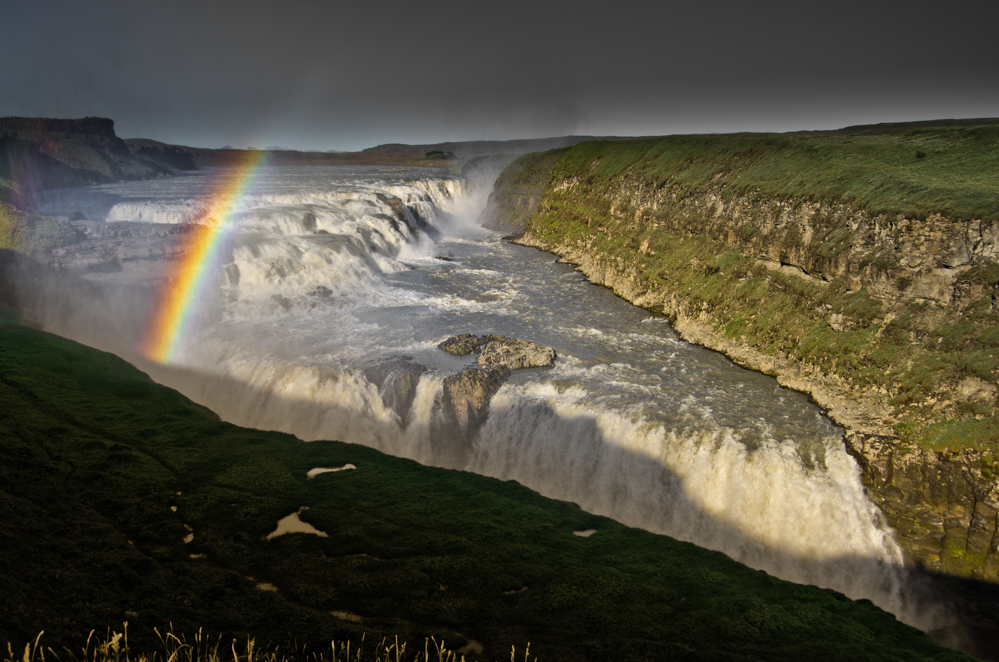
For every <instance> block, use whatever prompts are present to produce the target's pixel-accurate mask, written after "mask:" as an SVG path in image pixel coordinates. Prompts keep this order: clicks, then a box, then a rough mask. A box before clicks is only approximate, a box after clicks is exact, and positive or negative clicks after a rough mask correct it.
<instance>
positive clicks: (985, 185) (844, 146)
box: [555, 125, 999, 220]
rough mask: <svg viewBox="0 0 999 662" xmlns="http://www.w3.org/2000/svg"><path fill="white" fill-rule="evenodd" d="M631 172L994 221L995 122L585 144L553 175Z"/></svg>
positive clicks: (998, 146) (739, 190)
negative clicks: (870, 130)
mask: <svg viewBox="0 0 999 662" xmlns="http://www.w3.org/2000/svg"><path fill="white" fill-rule="evenodd" d="M597 159H599V162H597V164H596V166H595V167H593V164H594V161H596V160H597ZM591 168H592V170H591ZM628 170H631V171H641V173H642V176H643V177H645V178H646V179H648V180H650V181H654V182H658V183H660V184H665V183H666V182H671V183H676V184H680V185H682V186H684V187H687V188H690V189H695V188H697V187H699V186H701V185H703V184H706V183H708V182H711V181H714V180H716V179H720V180H721V181H720V184H721V186H722V190H723V191H724V192H725V193H727V194H729V195H737V194H744V193H747V192H751V191H762V192H766V193H771V194H775V195H778V196H781V197H785V198H799V199H805V200H812V199H832V200H841V201H845V202H850V203H852V204H853V205H854V206H855V207H857V208H858V209H864V210H867V211H869V212H871V213H872V214H881V213H886V214H896V213H900V214H904V215H906V216H911V217H916V218H925V217H926V216H927V215H928V214H931V213H934V212H938V213H941V214H943V215H945V216H948V217H950V218H953V219H984V220H994V219H999V192H997V188H996V185H997V178H999V125H983V126H958V127H951V126H915V127H910V128H907V129H895V130H886V131H885V132H873V133H872V132H866V131H864V132H857V133H849V132H836V133H814V134H723V135H691V136H667V137H664V138H654V139H650V140H641V141H628V142H616V143H615V142H588V143H581V144H580V145H577V146H575V147H573V148H570V149H569V150H568V151H567V152H566V155H565V157H564V158H563V159H562V160H561V161H560V162H559V165H558V166H557V167H556V171H555V174H556V176H560V175H565V174H569V173H572V174H584V173H586V174H592V177H593V179H597V180H599V179H604V180H607V179H613V178H615V177H619V176H621V175H622V174H624V173H625V172H626V171H628Z"/></svg>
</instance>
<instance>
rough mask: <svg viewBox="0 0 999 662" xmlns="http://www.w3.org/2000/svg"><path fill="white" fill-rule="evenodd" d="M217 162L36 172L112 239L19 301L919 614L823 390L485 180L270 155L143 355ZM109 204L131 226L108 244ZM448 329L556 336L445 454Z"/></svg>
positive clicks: (178, 366) (221, 397) (112, 344)
mask: <svg viewBox="0 0 999 662" xmlns="http://www.w3.org/2000/svg"><path fill="white" fill-rule="evenodd" d="M226 176H231V175H227V172H226V170H225V169H215V170H210V171H201V172H199V173H197V174H195V175H192V176H185V177H177V178H175V179H172V180H156V181H153V182H133V183H127V184H115V185H107V186H99V187H89V188H84V189H65V190H61V191H51V192H48V193H46V194H45V195H44V196H43V197H42V198H41V199H40V200H39V206H40V207H41V208H42V209H43V210H45V211H48V212H49V213H53V214H59V213H62V214H66V215H71V214H79V215H82V216H84V217H85V218H86V221H85V223H86V224H88V227H90V228H92V229H91V230H88V231H89V232H90V233H91V236H92V238H91V239H89V240H87V241H89V242H97V243H100V242H104V244H102V245H106V246H108V247H109V248H108V250H110V251H117V253H116V257H115V264H116V265H117V266H116V267H115V268H113V269H110V268H109V269H93V270H91V271H90V272H89V273H82V272H81V273H80V275H79V276H73V277H74V278H80V279H83V280H84V281H87V283H88V288H89V289H87V290H86V291H87V292H90V293H91V294H88V295H86V296H83V295H81V296H79V297H76V300H74V301H68V297H61V296H58V295H57V293H55V292H52V291H49V292H36V293H35V298H34V304H33V306H34V309H33V311H32V312H33V314H34V315H35V317H36V318H37V319H38V320H39V321H40V322H41V323H43V325H44V326H45V327H46V328H48V329H50V330H53V331H55V332H57V333H60V334H63V335H66V336H69V337H72V338H76V339H79V340H81V341H83V342H88V343H89V344H93V345H96V346H99V347H101V348H103V349H108V350H110V351H114V352H116V353H118V354H120V355H122V356H124V357H125V358H127V359H129V360H131V361H133V362H135V363H137V364H138V365H139V366H140V367H141V368H142V369H143V370H146V371H147V372H149V373H150V374H151V375H153V376H154V377H155V378H156V379H157V380H159V381H161V382H163V383H166V384H168V385H171V386H174V387H176V388H178V389H179V390H181V391H182V392H184V393H185V394H187V395H188V396H190V397H191V398H193V399H194V400H196V401H198V402H200V403H202V404H204V405H205V406H207V407H209V408H211V409H212V410H214V411H216V412H218V413H219V414H220V415H221V416H222V417H223V418H224V419H226V420H229V421H232V422H234V423H238V424H241V425H247V426H252V427H258V428H263V429H273V430H283V431H286V432H290V433H293V434H295V435H297V436H298V437H300V438H302V439H304V440H314V439H340V440H343V441H349V442H354V443H360V444H365V445H368V446H371V447H374V448H377V449H379V450H382V451H385V452H387V453H391V454H394V455H398V456H402V457H408V458H413V459H416V460H418V461H420V462H423V463H426V464H432V465H443V466H452V467H455V468H460V469H466V470H469V471H474V472H477V473H481V474H484V475H487V476H494V477H497V478H501V479H514V480H517V481H519V482H520V483H522V484H524V485H526V486H528V487H530V488H532V489H535V490H537V491H538V492H540V493H542V494H544V495H546V496H550V497H554V498H558V499H563V500H568V501H573V502H576V503H578V504H579V505H580V506H581V507H582V508H584V509H586V510H587V511H590V512H593V513H597V514H601V515H607V516H609V517H612V518H614V519H616V520H618V521H620V522H623V523H625V524H628V525H631V526H638V527H642V528H644V529H647V530H650V531H654V532H656V533H663V534H668V535H670V536H673V537H676V538H679V539H682V540H688V541H691V542H694V543H696V544H698V545H702V546H704V547H708V548H711V549H715V550H720V551H722V552H724V553H726V554H728V555H729V556H731V557H733V558H735V559H737V560H739V561H742V562H743V563H746V564H748V565H750V566H752V567H755V568H759V569H762V570H765V571H767V572H770V573H772V574H775V575H778V576H780V577H783V578H786V579H791V580H794V581H798V582H804V583H809V584H816V585H819V586H824V587H830V588H834V589H836V590H839V591H842V592H843V593H846V594H847V595H849V596H851V597H853V598H862V597H863V598H869V599H871V600H872V601H874V602H875V603H877V604H878V605H880V606H882V607H884V608H886V609H888V610H890V611H893V612H895V613H896V614H898V615H899V616H900V617H902V618H907V619H908V620H913V619H914V617H912V616H911V615H910V614H908V613H907V609H906V606H905V596H904V594H903V591H902V584H901V579H900V577H901V574H900V570H899V569H900V568H901V565H902V561H901V554H900V552H899V548H898V546H897V545H896V543H895V541H894V538H893V534H892V531H891V530H890V529H889V528H888V527H887V526H886V525H885V524H884V521H883V518H882V516H881V514H880V512H879V510H878V508H877V507H876V506H875V505H873V504H872V503H871V502H870V501H869V500H868V499H867V498H866V496H865V494H864V490H863V487H862V484H861V481H860V471H859V469H858V467H857V465H856V463H855V462H854V461H853V459H852V458H851V457H849V456H848V455H847V453H846V452H845V450H844V446H843V442H842V433H841V430H839V429H838V428H836V427H835V426H834V425H833V424H832V423H831V422H830V421H829V420H828V419H827V418H825V417H824V416H823V415H822V413H821V412H820V411H819V409H818V408H816V407H815V406H814V405H813V404H811V403H810V402H809V401H808V400H807V399H806V398H805V397H804V396H803V395H801V394H798V393H795V392H793V391H789V390H787V389H784V388H782V387H780V386H779V385H778V384H777V383H776V381H775V380H773V379H771V378H769V377H766V376H763V375H760V374H757V373H753V372H750V371H747V370H743V369H741V368H739V367H737V366H735V365H733V364H732V363H731V362H730V361H728V360H727V359H725V358H724V357H722V356H720V355H719V354H717V353H714V352H711V351H708V350H705V349H703V348H700V347H696V346H692V345H689V344H687V343H685V342H683V341H681V340H680V339H679V338H678V337H677V335H676V334H675V333H674V332H673V330H672V329H671V328H670V326H669V324H668V323H667V322H666V321H665V320H663V319H660V318H653V317H650V315H649V313H647V312H645V311H643V310H641V309H638V308H635V307H633V306H630V305H629V304H627V303H626V302H624V301H622V300H620V299H618V298H616V297H615V296H613V295H612V294H611V293H609V292H608V291H607V290H604V289H602V288H598V287H595V286H592V285H590V284H589V283H587V282H586V281H585V280H584V279H583V278H582V276H580V275H579V274H578V273H577V272H575V271H573V269H572V268H571V267H570V266H568V265H563V264H558V263H555V261H554V260H553V258H552V256H550V255H548V254H545V253H542V252H539V251H536V250H533V249H528V248H523V247H519V246H514V245H511V244H509V243H507V242H505V241H503V240H502V239H501V238H500V236H499V235H497V234H496V233H493V232H490V231H487V230H483V229H482V228H480V227H478V226H477V224H476V219H477V217H478V212H479V211H481V207H482V204H483V203H484V199H485V193H487V192H488V187H486V188H485V189H482V188H481V187H475V186H471V185H467V184H466V183H465V182H463V180H461V179H460V178H458V177H454V176H451V175H447V174H443V175H442V174H441V172H440V171H439V170H435V169H428V168H423V169H419V168H378V167H366V168H359V167H313V168H296V167H271V168H268V169H266V170H265V171H264V172H263V173H262V174H261V176H260V177H259V178H258V179H257V181H256V183H255V184H254V186H253V188H252V189H251V190H250V191H249V192H248V193H247V195H245V196H244V197H243V198H242V199H241V200H240V201H239V204H238V207H237V210H236V212H235V214H234V216H233V220H232V231H231V232H230V233H229V235H228V236H227V240H226V244H225V246H224V248H223V250H222V251H220V253H219V258H218V263H217V264H215V265H214V267H213V272H212V273H213V280H212V282H211V283H210V284H209V288H210V291H208V292H207V293H205V295H204V296H203V297H202V298H201V300H200V301H201V304H200V307H199V309H198V310H197V311H196V314H195V315H194V316H193V318H192V319H194V328H191V329H190V330H189V332H188V333H187V334H186V336H185V338H184V340H183V343H182V345H181V347H180V351H179V354H178V358H177V360H176V362H175V363H174V364H173V365H171V366H157V365H153V364H150V363H148V362H144V361H142V360H141V358H139V357H138V356H136V353H135V351H134V348H135V347H136V346H137V344H138V342H139V339H140V336H141V334H142V333H143V329H144V320H145V319H146V318H147V316H148V315H149V302H150V301H151V300H154V297H152V296H151V295H150V292H151V291H152V290H153V289H154V288H155V287H156V286H157V284H158V283H160V282H161V280H162V278H163V276H164V274H165V273H166V272H167V267H168V265H169V263H170V260H171V259H173V256H174V255H175V252H176V250H177V249H176V248H174V244H173V243H172V242H174V241H175V236H176V235H175V234H171V232H170V228H171V227H176V226H177V225H178V224H181V225H182V224H186V223H191V222H194V221H195V220H196V219H197V218H198V215H199V213H200V212H201V210H203V208H204V205H205V204H206V201H205V200H204V199H203V198H202V197H201V196H202V195H203V192H204V191H205V190H206V187H207V183H208V182H209V180H211V179H212V178H217V177H226ZM484 192H485V193H484ZM114 224H119V225H120V227H122V228H126V227H127V228H128V229H129V230H128V233H125V234H128V236H127V237H126V238H125V239H122V238H121V237H122V236H123V233H118V235H119V236H118V237H117V238H115V241H117V242H118V243H113V242H112V239H111V238H110V237H111V235H112V234H114V233H110V232H109V231H108V230H109V228H111V226H112V225H114ZM145 227H149V228H152V227H155V228H161V229H162V232H160V231H159V230H158V231H157V232H151V231H150V232H146V233H145V234H144V233H143V228H145ZM83 243H84V244H87V242H83ZM67 250H68V251H70V253H71V252H72V250H73V249H72V248H70V249H67ZM80 250H82V249H80ZM92 252H93V251H91V253H92ZM63 259H64V267H65V271H64V273H68V274H73V273H74V272H73V268H74V266H73V261H72V256H69V257H64V258H63ZM60 282H62V283H64V284H65V282H66V280H65V279H63V280H62V281H60ZM102 292H103V293H104V294H101V293H102ZM108 293H113V294H108ZM87 297H90V298H89V299H88V298H87ZM457 333H476V334H485V333H500V334H503V335H508V336H512V337H518V338H523V339H525V340H530V341H533V342H537V343H539V344H543V345H549V346H552V347H554V348H555V349H556V350H557V352H558V355H559V359H558V361H557V363H556V366H555V367H554V368H551V369H531V370H524V371H518V372H516V373H514V375H513V376H512V377H511V379H510V381H508V382H507V383H506V384H505V385H504V386H503V387H502V388H501V390H500V391H499V393H498V394H497V395H496V396H495V397H494V399H493V401H492V403H491V406H490V411H489V415H488V418H487V420H486V422H485V424H484V425H483V426H482V427H481V429H479V430H478V433H477V434H476V435H475V437H474V438H472V439H469V440H466V442H467V443H466V446H465V447H464V449H463V451H462V454H460V455H458V456H455V455H454V454H453V453H452V454H449V455H443V454H442V453H441V452H440V444H439V440H438V439H437V437H438V436H439V434H440V429H441V428H440V425H439V418H440V401H439V399H440V394H441V388H442V382H443V379H444V378H445V377H446V376H447V375H450V374H453V373H454V372H457V371H458V370H460V369H461V368H462V367H464V366H465V365H468V364H469V363H470V362H471V359H459V358H455V357H452V356H450V355H448V354H446V353H444V352H443V351H441V350H439V349H437V347H436V344H437V343H439V342H441V341H442V340H443V339H444V338H446V337H447V336H449V335H453V334H457ZM473 358H474V357H473ZM400 362H401V363H400ZM401 364H405V365H410V366H411V365H413V364H417V365H419V366H423V372H422V373H417V376H416V379H417V380H418V381H417V383H416V387H415V389H414V390H413V392H411V393H410V394H409V395H408V396H407V397H408V399H406V400H404V401H403V402H402V404H400V401H399V400H392V399H391V398H389V397H388V396H387V394H386V387H385V383H387V382H380V381H379V378H375V377H374V376H373V375H375V374H376V373H377V372H378V370H380V369H381V368H379V366H382V367H384V366H393V365H401ZM380 374H384V370H383V371H382V373H380Z"/></svg>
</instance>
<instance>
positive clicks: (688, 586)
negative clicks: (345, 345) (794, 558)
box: [0, 310, 967, 661]
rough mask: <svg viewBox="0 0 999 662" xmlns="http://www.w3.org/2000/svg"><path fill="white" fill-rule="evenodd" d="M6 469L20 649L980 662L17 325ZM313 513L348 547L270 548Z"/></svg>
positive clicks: (6, 357) (844, 607)
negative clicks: (271, 418)
mask: <svg viewBox="0 0 999 662" xmlns="http://www.w3.org/2000/svg"><path fill="white" fill-rule="evenodd" d="M0 456H2V458H0V501H2V508H0V522H2V528H0V536H2V538H3V544H2V545H0V563H2V565H3V567H4V568H5V571H4V572H3V573H2V574H0V594H2V595H3V596H4V600H3V601H2V602H0V641H3V640H10V641H13V642H14V643H15V645H18V644H19V643H20V645H23V642H25V641H28V640H30V639H33V638H34V635H35V634H37V632H38V631H40V630H43V629H44V630H46V635H45V639H46V641H47V642H48V645H50V646H53V647H54V648H56V649H58V647H59V646H60V645H62V644H67V645H70V646H71V647H73V648H76V647H77V646H78V645H80V644H81V643H82V640H83V639H84V638H85V637H86V634H87V632H88V631H89V630H90V629H91V628H97V629H98V630H99V631H103V630H104V628H107V627H113V628H119V627H120V623H121V622H122V621H123V620H128V621H129V637H130V641H131V645H132V648H133V650H136V649H142V648H143V647H144V643H143V642H151V643H150V645H152V646H154V647H158V645H157V644H158V642H157V641H155V640H154V639H153V633H152V628H153V627H160V628H161V630H162V629H163V628H165V627H166V624H167V623H169V622H172V623H173V625H174V628H175V629H176V630H177V631H178V632H188V633H193V632H195V631H196V630H197V629H198V628H199V627H204V628H205V630H206V631H209V632H220V633H224V640H225V641H228V637H229V636H235V637H238V638H240V639H241V640H243V641H245V638H244V636H245V635H246V634H250V635H252V636H254V637H256V639H257V641H258V643H260V644H263V643H264V642H270V643H272V644H274V643H277V644H284V643H287V642H291V641H293V640H294V641H297V643H298V644H299V645H302V644H305V643H308V644H309V645H310V648H311V649H316V647H318V648H319V649H323V648H325V647H327V646H328V645H329V643H328V642H329V641H330V640H333V639H336V640H341V641H342V640H344V639H347V638H350V639H354V640H355V641H356V640H358V639H359V638H360V635H361V634H362V633H367V634H368V638H369V639H371V638H372V637H374V638H376V639H380V638H381V636H382V635H383V634H388V635H390V636H391V635H395V634H398V635H399V636H400V640H403V639H408V640H409V641H411V642H412V641H420V640H421V639H422V637H423V636H424V635H434V636H436V638H437V639H438V640H440V639H441V638H442V637H443V638H445V640H446V641H447V643H448V645H449V646H450V647H451V648H452V649H454V648H458V647H459V646H465V645H469V646H470V648H468V649H467V650H475V649H476V646H475V644H476V643H478V644H480V645H481V646H482V652H481V654H470V655H469V659H473V658H480V659H490V660H492V659H505V657H506V655H508V654H509V646H511V645H515V646H517V648H518V650H523V649H524V647H525V645H526V644H527V642H528V641H530V642H531V652H532V654H537V655H538V656H539V658H540V659H542V660H545V661H551V660H607V659H615V660H631V659H636V660H637V659H691V660H693V659H697V660H706V659H713V660H722V659H733V660H734V659H775V658H781V659H843V660H846V659H849V660H858V659H871V660H873V659H896V658H898V659H901V658H905V659H911V660H931V659H932V660H945V659H947V660H949V659H954V660H957V659H967V658H965V656H963V655H962V654H959V653H957V652H954V651H949V650H946V649H942V648H939V647H937V646H936V645H935V644H934V643H933V642H932V641H931V640H930V639H929V637H928V636H926V635H924V634H922V633H920V632H918V631H916V630H914V629H912V628H909V627H907V626H905V625H902V624H901V623H899V622H897V621H896V620H895V619H894V618H893V617H891V616H890V615H888V614H886V613H884V612H882V611H880V610H879V609H877V608H875V607H874V606H873V605H871V604H870V603H867V602H864V601H861V602H852V601H850V600H848V599H846V598H844V597H843V596H842V595H839V594H836V593H834V592H831V591H825V590H819V589H816V588H813V587H806V586H798V585H794V584H790V583H788V582H784V581H781V580H778V579H775V578H773V577H770V576H767V575H766V574H764V573H760V572H756V571H753V570H750V569H748V568H746V567H744V566H741V565H739V564H737V563H735V562H733V561H731V560H730V559H728V558H727V557H725V556H724V555H722V554H718V553H714V552H708V551H705V550H702V549H699V548H697V547H695V546H693V545H690V544H687V543H680V542H677V541H674V540H672V539H670V538H667V537H664V536H656V535H652V534H649V533H646V532H644V531H640V530H636V529H629V528H627V527H625V526H622V525H620V524H617V523H615V522H613V521H610V520H607V519H604V518H600V517H595V516H592V515H588V514H587V513H584V512H583V511H581V510H579V509H578V508H577V507H575V506H573V505H572V504H568V503H561V502H555V501H551V500H547V499H544V498H542V497H540V496H539V495H537V494H536V493H534V492H531V491H530V490H527V489H525V488H523V487H521V486H520V485H518V484H516V483H513V482H501V481H497V480H492V479H488V478H484V477H481V476H476V475H473V474H466V473H462V472H456V471H447V470H441V469H433V468H428V467H423V466H420V465H418V464H416V463H414V462H410V461H406V460H401V459H396V458H392V457H388V456H384V455H382V454H380V453H378V452H376V451H373V450H370V449H367V448H363V447H359V446H353V445H349V444H342V443H338V442H314V443H308V444H306V443H302V442H300V441H298V440H297V439H295V438H293V437H290V436H288V435H283V434H277V433H269V432H260V431H255V430H248V429H243V428H239V427H236V426H233V425H229V424H226V423H223V422H221V421H218V420H217V419H215V418H214V417H213V416H212V415H211V413H210V412H208V411H207V410H205V409H203V408H202V407H199V406H198V405H195V404H194V403H191V402H190V401H188V400H186V399H185V398H183V397H182V396H180V395H179V394H178V393H176V392H174V391H172V390H170V389H167V388H164V387H161V386H158V385H157V384H155V383H153V382H151V381H150V380H149V379H148V378H146V376H145V375H143V374H142V373H140V372H138V371H137V370H135V369H134V368H133V367H131V366H130V365H128V364H127V363H125V362H123V361H121V360H120V359H117V358H116V357H113V356H111V355H108V354H104V353H101V352H97V351H95V350H91V349H88V348H86V347H83V346H80V345H77V344H75V343H72V342H69V341H66V340H63V339H61V338H58V337H55V336H51V335H48V334H45V333H42V332H39V331H36V330H33V329H30V328H27V327H25V326H22V325H20V324H18V323H17V322H16V321H15V319H14V317H13V316H12V314H11V313H10V312H9V310H5V311H4V312H3V313H2V315H0ZM347 463H350V464H353V465H355V466H356V469H353V470H344V471H339V472H334V473H328V474H323V475H320V476H318V477H316V478H314V479H311V480H310V479H308V478H306V472H307V471H309V470H310V469H312V468H314V467H317V466H327V467H339V466H343V465H345V464H347ZM302 506H308V507H309V508H310V509H309V510H307V511H300V517H301V519H302V520H304V521H306V522H308V523H309V524H311V525H313V526H315V527H316V528H318V529H319V530H321V531H323V532H325V533H326V534H327V535H328V537H318V536H315V535H307V534H293V535H287V536H282V537H278V538H275V539H273V540H265V539H264V536H265V535H266V534H268V533H270V532H271V531H273V530H274V528H275V524H276V522H277V520H278V519H280V518H282V517H284V516H286V515H288V514H290V513H294V512H299V509H300V508H301V507H302ZM587 528H594V529H596V530H597V533H596V534H594V535H593V536H591V537H589V538H582V537H577V536H574V535H573V531H576V530H580V529H587ZM185 539H186V540H187V542H185Z"/></svg>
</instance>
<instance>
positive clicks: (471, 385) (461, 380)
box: [437, 333, 556, 460]
mask: <svg viewBox="0 0 999 662" xmlns="http://www.w3.org/2000/svg"><path fill="white" fill-rule="evenodd" d="M437 346H438V347H439V348H440V349H442V350H444V351H445V352H448V353H449V354H453V355H455V356H468V355H470V354H473V353H479V356H478V358H477V359H476V364H477V365H476V366H472V367H468V368H465V369H464V370H462V371H461V372H458V373H457V374H454V375H451V376H449V377H447V378H445V379H444V384H443V389H442V393H441V395H442V398H443V403H442V404H443V407H442V409H443V413H444V421H445V422H444V430H442V431H441V432H442V435H441V436H442V437H443V438H444V439H445V440H447V441H446V443H447V445H448V446H449V449H448V450H449V452H448V453H446V454H447V455H450V456H451V457H452V458H453V459H455V460H459V459H460V458H462V457H463V456H464V454H465V453H466V452H467V446H468V444H469V443H471V441H472V439H474V438H475V435H476V433H477V432H478V431H479V428H481V427H482V425H483V424H484V423H485V422H486V417H487V416H488V414H489V403H490V402H491V401H492V398H493V396H494V395H496V392H497V391H499V390H500V387H502V386H503V384H504V382H506V380H507V379H508V378H509V377H510V371H511V370H519V369H521V368H541V367H551V366H553V365H554V364H555V358H556V353H555V350H554V349H552V348H551V347H545V346H543V345H538V344H536V343H533V342H529V341H527V340H520V339H518V338H508V337H506V336H499V335H486V336H473V335H471V334H467V333H465V334H460V335H456V336H451V337H450V338H448V339H446V340H444V341H443V342H442V343H440V344H439V345H437Z"/></svg>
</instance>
